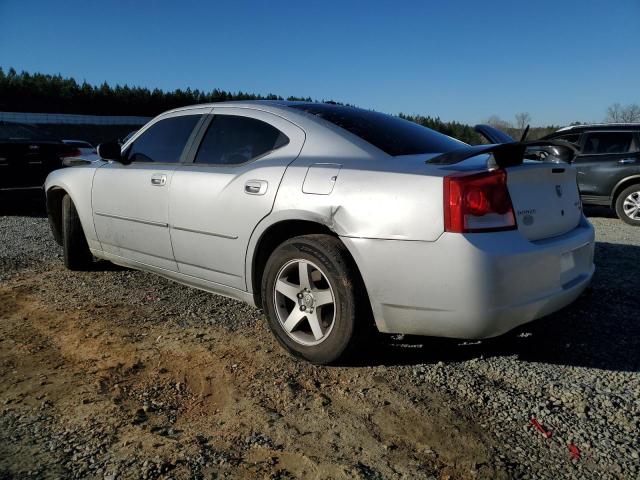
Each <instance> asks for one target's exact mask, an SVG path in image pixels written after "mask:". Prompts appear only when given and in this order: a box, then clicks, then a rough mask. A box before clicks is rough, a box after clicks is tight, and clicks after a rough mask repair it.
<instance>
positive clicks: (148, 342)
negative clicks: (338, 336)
mask: <svg viewBox="0 0 640 480" xmlns="http://www.w3.org/2000/svg"><path fill="white" fill-rule="evenodd" d="M61 269H62V267H53V270H52V271H50V272H48V273H38V274H32V275H30V274H22V275H19V276H17V277H16V278H14V279H12V280H11V281H10V282H7V283H5V284H4V285H2V287H0V318H1V319H2V321H1V322H0V339H1V343H0V346H1V348H0V378H1V380H2V385H3V388H2V392H1V393H0V404H1V405H3V406H4V407H3V408H4V409H5V410H6V409H12V410H13V411H15V412H16V415H19V414H20V412H21V411H24V410H28V411H34V410H36V411H39V412H41V414H42V415H46V416H48V417H50V418H51V419H52V421H51V422H47V425H49V428H50V429H51V432H49V436H53V437H56V436H57V438H55V439H54V440H47V438H48V437H49V436H45V437H43V438H42V439H41V441H36V442H34V443H33V444H31V445H29V446H28V448H25V447H26V445H25V443H24V442H20V441H18V442H12V441H7V440H8V439H4V440H5V441H4V442H3V444H2V445H1V446H0V454H1V456H2V458H3V460H2V461H0V465H2V467H3V468H4V469H6V470H5V472H7V473H5V475H8V472H13V474H15V475H16V477H18V476H20V475H21V474H22V473H28V472H31V473H33V474H37V475H38V476H39V475H43V476H53V477H56V476H62V477H64V476H67V475H74V476H75V473H78V474H80V475H79V476H84V474H87V475H88V474H92V475H94V474H95V473H96V472H91V471H90V470H89V469H88V467H89V465H90V462H92V461H93V462H94V463H95V462H96V461H100V460H101V458H103V457H105V456H108V458H109V461H108V463H109V465H112V466H113V467H112V468H111V470H109V468H108V467H107V468H106V469H103V471H102V472H98V473H99V474H106V475H107V476H108V475H110V474H115V473H117V472H118V471H119V470H122V468H121V467H122V466H125V467H126V466H129V465H130V464H140V466H139V468H140V469H141V470H139V471H136V470H133V471H132V470H128V474H127V472H125V471H122V472H120V473H121V475H122V474H124V476H130V475H131V476H136V475H137V474H140V476H145V475H146V476H149V477H154V476H158V475H162V476H171V477H174V478H191V477H192V476H193V475H194V474H197V475H203V476H205V477H209V476H211V475H212V474H214V473H215V474H216V475H219V476H224V475H228V476H229V478H353V477H354V476H360V475H362V476H364V477H365V478H375V476H379V478H390V477H396V476H402V475H403V474H404V475H405V476H406V477H407V478H411V477H414V476H415V475H420V476H424V477H428V476H429V475H430V474H433V475H435V476H437V477H440V478H495V476H496V472H495V471H494V470H493V468H492V467H491V466H490V464H491V461H490V460H491V457H490V452H491V446H492V439H491V438H488V437H487V435H485V434H484V433H483V431H482V430H481V428H480V427H479V425H477V424H476V423H475V422H474V421H473V412H470V411H468V410H467V409H466V408H465V407H464V406H461V405H457V404H456V402H455V401H453V400H452V399H451V398H447V396H445V395H442V394H438V393H434V392H431V391H424V389H419V388H414V389H411V390H409V391H408V390H407V385H403V386H402V388H400V387H401V386H400V385H398V384H397V383H396V382H394V381H393V379H389V378H387V377H385V376H380V375H376V372H375V369H374V368H346V367H345V368H323V367H314V366H312V365H309V364H306V363H303V362H301V361H296V360H294V359H293V358H291V357H289V356H287V355H286V354H284V353H283V352H282V351H281V350H280V347H279V346H278V345H277V344H276V342H275V341H274V340H273V339H272V337H271V335H270V334H269V332H268V330H267V328H266V327H265V326H264V324H260V325H256V327H255V329H253V330H252V331H238V332H235V334H230V333H229V332H228V331H227V330H225V329H222V328H215V327H213V328H212V327H208V328H207V329H206V330H203V329H201V328H186V329H180V330H179V331H176V330H175V328H172V326H171V325H162V324H157V323H156V324H152V325H147V324H145V322H142V325H140V324H135V327H134V328H132V325H131V322H130V319H132V318H147V317H153V316H154V309H153V303H154V299H153V298H150V299H148V301H147V302H146V304H143V305H140V306H130V305H116V306H113V305H106V304H103V303H102V302H101V301H100V299H99V298H96V299H95V301H94V302H91V303H89V304H87V303H84V302H83V303H79V302H77V301H74V299H73V297H66V298H65V301H64V303H62V304H59V305H56V306H55V307H54V308H52V305H51V304H50V303H48V302H46V301H43V299H42V298H41V292H43V291H47V292H49V291H51V290H52V289H56V286H57V282H58V281H59V280H60V276H61V275H62V276H66V275H67V273H66V272H63V271H61ZM78 275H90V273H85V274H83V273H80V274H78ZM399 389H400V390H401V392H398V390H399ZM67 432H69V433H68V434H67ZM78 433H80V435H78ZM78 436H81V437H82V439H83V440H84V441H86V442H88V443H81V444H75V437H78ZM67 439H69V440H70V441H69V442H68V443H69V445H67V446H64V447H63V448H62V453H63V454H62V455H60V453H61V452H60V448H59V447H60V446H63V445H64V444H65V440H67ZM50 442H54V445H49V443H50ZM55 442H61V443H62V444H63V445H57V444H55ZM85 453H86V455H84V456H83V454H85ZM144 462H147V463H146V466H144V467H143V466H142V465H144ZM150 464H153V465H154V467H153V468H152V469H147V467H148V466H149V465H150Z"/></svg>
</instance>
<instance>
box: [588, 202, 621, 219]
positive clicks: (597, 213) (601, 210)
mask: <svg viewBox="0 0 640 480" xmlns="http://www.w3.org/2000/svg"><path fill="white" fill-rule="evenodd" d="M584 214H585V216H586V217H588V218H592V217H599V218H618V216H617V215H616V211H615V210H614V209H613V208H609V207H599V206H595V205H592V206H585V207H584Z"/></svg>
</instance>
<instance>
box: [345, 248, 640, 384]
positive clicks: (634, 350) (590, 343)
mask: <svg viewBox="0 0 640 480" xmlns="http://www.w3.org/2000/svg"><path fill="white" fill-rule="evenodd" d="M595 262H596V273H595V275H594V279H593V282H592V284H591V286H590V287H589V288H588V289H587V290H586V291H585V292H584V293H583V294H582V295H581V296H580V297H579V298H578V299H577V300H576V301H575V302H574V303H573V304H571V305H570V306H568V307H566V308H564V309H563V310H561V311H558V312H556V313H554V314H552V315H549V316H547V317H545V318H542V319H539V320H537V321H534V322H531V323H529V324H527V325H523V326H521V327H519V328H517V329H515V330H513V331H511V332H509V333H507V334H505V335H502V336H500V337H496V338H493V339H488V340H482V341H461V340H451V339H437V338H429V337H404V338H401V339H398V338H394V337H391V336H387V337H386V338H385V339H383V341H382V342H381V343H382V345H376V351H371V350H369V349H367V350H368V351H366V352H363V355H358V356H357V358H356V359H354V360H353V362H352V363H351V364H350V365H352V366H356V365H357V366H363V365H412V364H424V363H437V362H441V361H442V362H445V363H446V362H460V361H465V360H471V359H474V358H480V357H484V358H489V357H500V356H516V357H517V358H518V359H520V360H521V361H525V362H540V363H551V364H556V365H567V366H579V367H588V368H598V369H602V370H614V371H628V372H637V371H640V301H638V281H637V278H638V273H639V266H640V247H638V246H634V245H622V244H612V243H603V242H599V243H597V245H596V257H595Z"/></svg>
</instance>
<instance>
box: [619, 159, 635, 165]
mask: <svg viewBox="0 0 640 480" xmlns="http://www.w3.org/2000/svg"><path fill="white" fill-rule="evenodd" d="M618 163H619V164H621V165H626V164H627V163H636V159H635V158H623V159H622V160H618Z"/></svg>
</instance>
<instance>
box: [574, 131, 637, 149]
mask: <svg viewBox="0 0 640 480" xmlns="http://www.w3.org/2000/svg"><path fill="white" fill-rule="evenodd" d="M632 143H633V132H593V133H588V134H587V139H586V142H585V144H584V148H583V149H582V153H583V154H602V153H627V152H629V151H630V149H631V145H632Z"/></svg>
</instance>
